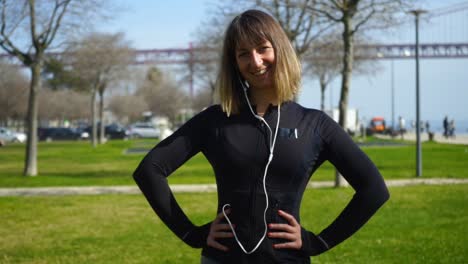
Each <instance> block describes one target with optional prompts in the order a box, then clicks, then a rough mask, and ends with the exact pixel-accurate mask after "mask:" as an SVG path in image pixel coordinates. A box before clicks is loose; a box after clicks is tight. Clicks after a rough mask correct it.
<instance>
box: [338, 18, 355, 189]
mask: <svg viewBox="0 0 468 264" xmlns="http://www.w3.org/2000/svg"><path fill="white" fill-rule="evenodd" d="M343 22H344V23H343V24H344V30H343V45H344V54H343V70H342V82H341V94H340V103H339V121H338V123H339V124H340V126H341V127H342V128H343V129H345V130H346V125H347V124H346V116H347V110H348V95H349V87H350V82H351V72H352V69H353V52H354V47H353V45H354V43H353V40H354V38H353V34H352V20H351V17H350V16H349V15H345V16H344V18H343ZM344 181H345V180H344V178H343V177H342V176H341V175H340V174H339V173H336V179H335V187H339V186H343V185H344V183H343V182H344Z"/></svg>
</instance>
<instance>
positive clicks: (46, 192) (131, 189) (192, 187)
mask: <svg viewBox="0 0 468 264" xmlns="http://www.w3.org/2000/svg"><path fill="white" fill-rule="evenodd" d="M386 183H387V185H388V186H390V187H393V186H412V185H447V184H468V179H448V178H433V179H402V180H387V181H386ZM333 186H334V182H333V181H320V182H314V181H313V182H310V183H309V184H308V185H307V188H331V187H333ZM170 187H171V190H172V191H173V192H174V193H198V192H216V184H175V185H171V186H170ZM140 193H141V192H140V189H138V187H137V186H86V187H32V188H0V197H13V196H61V195H98V194H140Z"/></svg>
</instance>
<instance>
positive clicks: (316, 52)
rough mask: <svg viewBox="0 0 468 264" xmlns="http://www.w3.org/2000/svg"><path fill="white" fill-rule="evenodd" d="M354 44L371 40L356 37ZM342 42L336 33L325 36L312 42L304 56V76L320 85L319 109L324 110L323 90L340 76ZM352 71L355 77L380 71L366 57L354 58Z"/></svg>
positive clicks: (375, 62)
mask: <svg viewBox="0 0 468 264" xmlns="http://www.w3.org/2000/svg"><path fill="white" fill-rule="evenodd" d="M356 43H358V45H359V44H364V43H366V44H369V43H372V40H371V39H370V38H368V37H365V36H361V35H358V36H356ZM342 57H343V41H342V40H341V38H340V35H339V34H338V33H337V32H332V33H329V34H325V35H323V36H322V37H320V39H318V40H316V41H315V42H314V47H313V49H310V50H309V52H308V53H306V55H305V56H304V62H305V70H304V72H305V74H311V76H312V77H313V78H316V79H317V80H318V81H319V84H320V109H321V110H322V111H324V110H325V90H326V88H327V86H328V85H329V84H330V83H331V82H332V81H333V80H334V79H335V78H336V77H338V76H339V75H340V72H341V69H342V68H343V66H342V65H343V60H342ZM353 61H354V66H353V68H354V70H353V72H354V73H355V74H357V75H373V74H375V73H376V72H377V71H379V70H380V67H379V65H378V62H377V61H376V60H372V59H368V57H366V56H355V57H354V58H353Z"/></svg>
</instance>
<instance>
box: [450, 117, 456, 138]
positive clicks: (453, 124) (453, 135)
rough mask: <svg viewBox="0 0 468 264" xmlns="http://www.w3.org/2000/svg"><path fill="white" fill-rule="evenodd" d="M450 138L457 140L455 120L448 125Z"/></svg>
mask: <svg viewBox="0 0 468 264" xmlns="http://www.w3.org/2000/svg"><path fill="white" fill-rule="evenodd" d="M448 136H449V137H453V138H455V120H453V119H452V120H450V122H449V124H448Z"/></svg>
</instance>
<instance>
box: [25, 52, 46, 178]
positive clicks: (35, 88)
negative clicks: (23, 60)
mask: <svg viewBox="0 0 468 264" xmlns="http://www.w3.org/2000/svg"><path fill="white" fill-rule="evenodd" d="M37 56H38V59H37V60H38V61H37V62H36V63H33V64H32V65H31V66H30V69H31V84H30V87H29V100H28V115H27V128H28V132H27V135H28V138H27V141H26V160H25V164H24V171H23V175H24V176H37V173H38V172H37V112H38V101H37V94H38V92H39V90H40V88H41V64H42V59H41V58H40V54H38V55H37Z"/></svg>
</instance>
